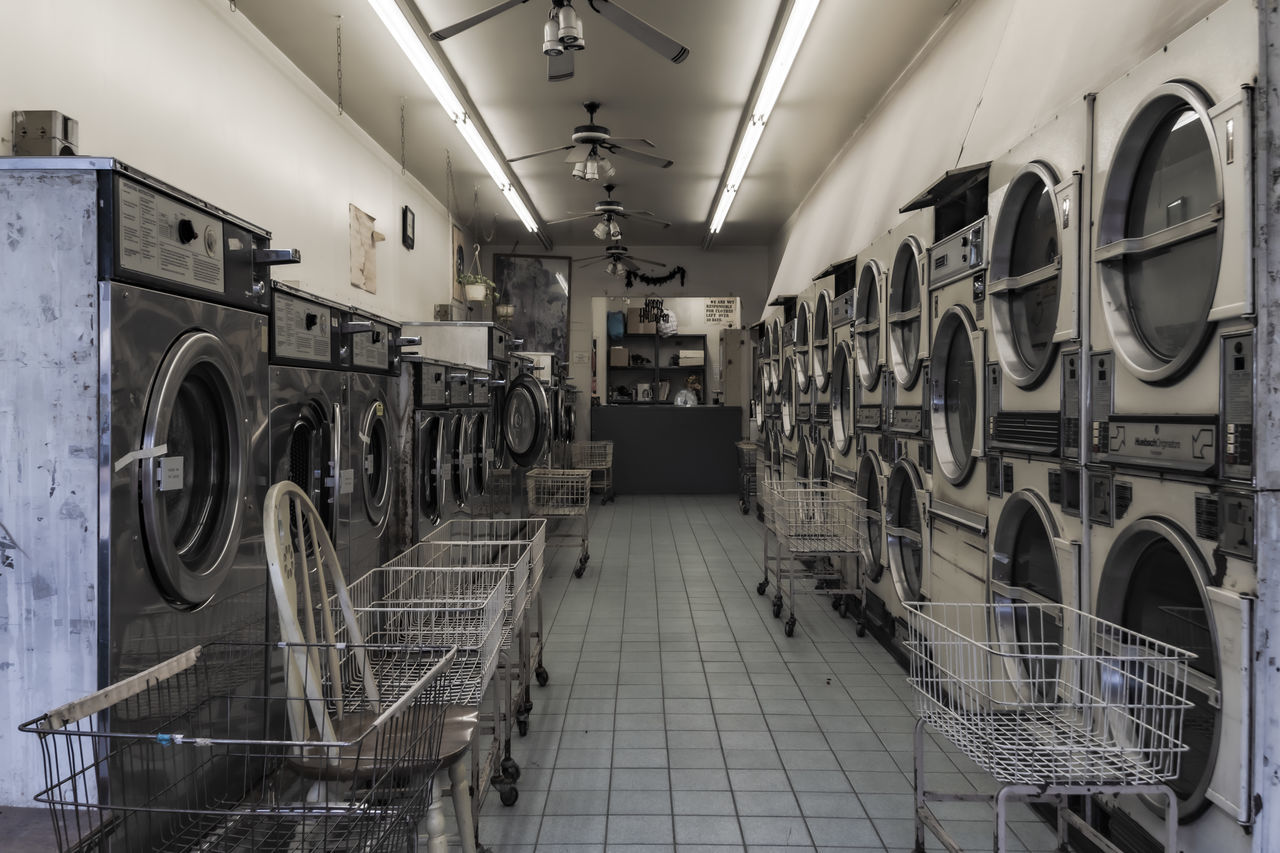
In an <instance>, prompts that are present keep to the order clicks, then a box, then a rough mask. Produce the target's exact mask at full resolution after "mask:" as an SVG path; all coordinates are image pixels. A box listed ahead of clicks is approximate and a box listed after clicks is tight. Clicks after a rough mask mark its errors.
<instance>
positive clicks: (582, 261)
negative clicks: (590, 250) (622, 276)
mask: <svg viewBox="0 0 1280 853" xmlns="http://www.w3.org/2000/svg"><path fill="white" fill-rule="evenodd" d="M607 260H609V256H608V255H597V256H596V257H594V258H578V259H577V260H575V261H574V263H575V264H577V265H578V266H580V267H589V266H591V265H592V264H598V263H601V262H603V261H607Z"/></svg>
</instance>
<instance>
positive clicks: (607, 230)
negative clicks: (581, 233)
mask: <svg viewBox="0 0 1280 853" xmlns="http://www.w3.org/2000/svg"><path fill="white" fill-rule="evenodd" d="M591 233H592V234H594V235H595V238H596V239H597V240H621V239H622V229H621V228H619V227H618V223H617V221H616V220H615V219H614V218H613V217H612V216H610V217H607V218H605V219H602V220H600V221H599V222H597V223H596V227H595V228H592V229H591Z"/></svg>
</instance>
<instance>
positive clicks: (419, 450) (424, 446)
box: [413, 414, 445, 537]
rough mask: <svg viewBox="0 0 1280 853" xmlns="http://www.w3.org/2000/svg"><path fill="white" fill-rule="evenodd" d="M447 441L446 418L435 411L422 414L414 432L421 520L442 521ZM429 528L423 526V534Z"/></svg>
mask: <svg viewBox="0 0 1280 853" xmlns="http://www.w3.org/2000/svg"><path fill="white" fill-rule="evenodd" d="M444 441H445V437H444V422H443V419H442V418H441V417H440V416H439V415H434V414H430V415H420V416H419V420H418V429H417V434H416V435H415V436H414V451H415V456H416V457H417V465H416V467H415V470H414V478H413V481H414V485H413V488H414V502H415V503H416V504H417V507H418V521H419V523H425V524H431V525H435V524H439V523H440V508H441V503H442V501H441V491H442V488H443V485H444V483H443V478H442V476H441V470H440V468H441V464H442V462H443V461H444V458H445V452H444ZM426 532H427V531H425V530H422V529H421V528H420V529H419V531H418V535H419V537H421V536H422V535H423V534H425V533H426Z"/></svg>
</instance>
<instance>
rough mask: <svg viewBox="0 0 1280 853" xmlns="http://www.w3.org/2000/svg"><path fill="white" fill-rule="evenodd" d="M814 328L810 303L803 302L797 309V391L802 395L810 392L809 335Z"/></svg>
mask: <svg viewBox="0 0 1280 853" xmlns="http://www.w3.org/2000/svg"><path fill="white" fill-rule="evenodd" d="M812 326H813V315H812V313H810V311H809V303H807V302H801V303H800V307H799V308H798V309H796V347H795V350H796V356H795V365H796V390H797V391H799V392H800V393H801V394H803V393H805V392H806V391H808V390H809V379H810V373H809V362H810V357H809V335H810V329H811V328H812Z"/></svg>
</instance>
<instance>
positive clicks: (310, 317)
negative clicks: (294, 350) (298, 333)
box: [306, 311, 320, 329]
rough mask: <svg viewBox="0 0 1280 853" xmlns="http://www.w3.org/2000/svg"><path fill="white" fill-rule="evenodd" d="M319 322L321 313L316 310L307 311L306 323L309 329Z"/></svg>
mask: <svg viewBox="0 0 1280 853" xmlns="http://www.w3.org/2000/svg"><path fill="white" fill-rule="evenodd" d="M319 322H320V315H319V314H316V313H315V312H314V311H308V312H307V319H306V324H307V328H308V329H314V328H315V327H316V323H319Z"/></svg>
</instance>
